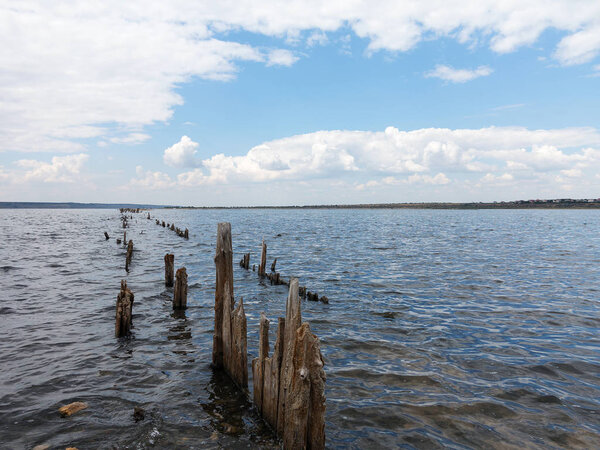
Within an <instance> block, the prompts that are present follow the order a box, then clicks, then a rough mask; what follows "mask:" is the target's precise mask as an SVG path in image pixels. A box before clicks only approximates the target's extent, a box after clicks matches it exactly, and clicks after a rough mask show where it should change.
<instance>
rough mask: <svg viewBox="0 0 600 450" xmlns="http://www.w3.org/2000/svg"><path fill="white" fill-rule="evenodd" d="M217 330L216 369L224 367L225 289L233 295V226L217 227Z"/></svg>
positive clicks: (215, 334)
mask: <svg viewBox="0 0 600 450" xmlns="http://www.w3.org/2000/svg"><path fill="white" fill-rule="evenodd" d="M215 265H216V285H215V328H214V334H213V358H212V363H213V366H214V367H215V368H218V369H220V368H222V367H223V303H224V297H225V287H226V286H227V288H228V292H229V295H233V294H232V293H233V250H232V246H231V224H230V223H228V222H223V223H219V225H218V226H217V249H216V253H215Z"/></svg>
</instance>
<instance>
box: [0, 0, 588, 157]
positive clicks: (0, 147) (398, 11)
mask: <svg viewBox="0 0 600 450" xmlns="http://www.w3.org/2000/svg"><path fill="white" fill-rule="evenodd" d="M598 17H600V2H598V1H594V0H555V1H552V2H548V1H545V0H530V1H528V2H521V3H518V2H511V1H497V0H481V1H478V2H472V1H466V0H465V1H458V0H456V1H440V0H429V1H422V0H419V1H417V0H408V1H406V2H403V3H402V4H401V5H399V4H398V2H396V1H393V0H389V1H385V0H382V1H378V2H371V1H366V0H362V1H361V0H358V1H354V2H351V3H347V2H339V3H334V4H331V3H328V2H321V1H316V0H293V1H291V2H278V1H275V0H265V1H263V2H261V3H260V4H258V5H257V4H256V2H252V1H249V0H242V1H236V2H228V1H224V2H209V1H198V2H185V1H176V2H161V1H150V2H148V1H141V0H132V1H129V2H127V3H126V4H123V2H117V1H115V0H107V1H104V2H85V1H79V2H78V1H75V2H72V3H71V4H69V7H64V5H63V4H62V3H57V2H45V1H41V0H38V1H35V0H32V1H29V2H11V3H6V4H5V5H3V6H0V21H1V23H2V24H3V26H1V27H0V42H2V44H3V45H2V46H0V79H1V80H2V82H1V83H0V98H2V108H0V151H7V150H11V151H54V152H80V151H82V149H83V148H84V147H83V145H82V144H81V142H80V141H79V140H80V139H86V138H90V137H101V136H107V135H108V136H110V135H112V134H114V133H112V130H110V128H111V126H112V125H110V124H117V125H118V126H123V125H125V126H127V127H130V128H137V129H139V128H140V127H143V126H145V125H148V124H151V123H154V122H157V121H166V120H168V119H170V118H171V117H172V114H173V109H174V107H176V106H177V105H180V104H182V103H183V99H182V97H181V96H180V95H179V94H178V93H177V92H176V88H177V86H179V85H181V84H182V83H185V82H187V81H189V80H191V79H192V78H193V77H200V78H204V79H209V80H229V79H232V78H233V77H235V76H236V74H237V72H238V64H239V63H241V62H251V61H253V62H260V63H264V64H267V65H284V66H285V65H291V64H293V63H294V62H295V61H296V60H297V58H298V56H297V55H295V54H293V53H291V52H290V51H289V50H286V49H284V48H267V49H265V48H257V47H254V46H252V45H248V44H247V43H243V42H237V41H236V40H235V37H236V33H230V32H232V31H233V32H236V31H247V32H251V33H255V34H260V35H264V36H269V37H272V38H274V39H280V42H281V45H276V46H275V47H283V46H285V45H286V43H287V42H288V41H293V40H294V39H300V38H301V37H303V36H304V37H306V43H307V45H313V44H314V43H317V42H324V40H325V38H324V37H323V36H326V34H327V33H329V32H336V31H337V32H346V31H347V32H348V33H353V34H354V35H356V36H358V37H360V38H364V39H366V40H367V41H368V52H375V51H389V52H396V51H407V50H410V49H412V48H414V47H415V46H416V45H417V44H419V42H421V41H423V40H425V39H428V40H431V39H436V38H450V39H456V40H457V41H458V42H460V43H461V44H465V45H473V44H476V43H479V44H481V43H483V45H489V47H490V48H491V49H492V50H493V51H496V52H501V53H505V52H510V51H514V50H516V49H518V48H519V47H521V46H523V45H531V44H533V43H534V42H535V41H536V40H537V39H538V38H539V36H540V35H541V34H542V33H543V32H544V31H545V30H548V29H552V30H557V32H559V33H561V34H562V39H561V41H560V43H559V44H558V46H557V47H556V49H554V57H555V58H556V59H557V60H558V61H559V62H560V63H562V64H566V65H570V64H578V63H583V62H586V61H590V60H592V59H593V58H595V57H596V55H597V54H598V51H599V49H600V31H599V30H600V21H599V20H598ZM74 36H76V37H77V38H76V39H74V38H73V37H74ZM335 45H340V46H342V50H344V51H347V50H346V49H344V48H343V43H342V42H340V41H336V43H335ZM453 70H454V69H453ZM461 70H465V69H461ZM478 71H479V72H478ZM484 72H485V69H481V70H480V69H475V74H476V75H477V74H479V75H480V76H482V75H483V74H484ZM446 76H447V77H449V79H450V80H451V81H453V80H464V79H465V77H466V78H468V77H471V76H472V74H471V72H470V71H466V72H465V73H460V74H458V75H456V74H454V75H453V74H452V72H450V74H449V75H446Z"/></svg>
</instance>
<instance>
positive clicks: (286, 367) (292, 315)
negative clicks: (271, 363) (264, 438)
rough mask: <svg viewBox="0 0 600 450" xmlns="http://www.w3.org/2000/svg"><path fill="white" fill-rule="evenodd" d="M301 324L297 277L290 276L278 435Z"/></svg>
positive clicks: (280, 383) (280, 377)
mask: <svg viewBox="0 0 600 450" xmlns="http://www.w3.org/2000/svg"><path fill="white" fill-rule="evenodd" d="M301 324H302V315H301V312H300V297H298V278H291V279H290V290H289V292H288V298H287V303H286V306H285V336H284V340H283V357H282V361H281V372H280V376H279V400H278V403H279V404H278V407H277V434H278V435H279V436H283V431H284V426H285V408H286V402H287V400H286V396H287V393H288V392H289V391H290V388H291V383H292V376H293V364H292V358H293V355H294V346H295V344H296V330H297V329H298V328H300V325H301Z"/></svg>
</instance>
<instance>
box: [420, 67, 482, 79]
mask: <svg viewBox="0 0 600 450" xmlns="http://www.w3.org/2000/svg"><path fill="white" fill-rule="evenodd" d="M492 72H493V71H492V69H491V68H489V67H488V66H479V67H477V68H476V69H473V70H471V69H455V68H453V67H450V66H445V65H441V64H438V65H437V66H435V69H433V70H430V71H429V72H426V73H425V77H427V78H439V79H441V80H444V81H450V82H452V83H465V82H467V81H471V80H474V79H475V78H479V77H486V76H488V75H490V74H491V73H492Z"/></svg>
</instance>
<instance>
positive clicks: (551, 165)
mask: <svg viewBox="0 0 600 450" xmlns="http://www.w3.org/2000/svg"><path fill="white" fill-rule="evenodd" d="M597 148H600V133H599V132H598V130H596V129H594V128H564V129H552V130H529V129H526V128H522V127H490V128H481V129H457V130H451V129H447V128H425V129H419V130H413V131H401V130H399V129H397V128H395V127H388V128H386V129H385V130H384V131H379V132H372V131H342V130H332V131H318V132H315V133H309V134H302V135H297V136H291V137H288V138H284V139H277V140H274V141H270V142H265V143H263V144H260V145H258V146H256V147H254V148H252V149H250V150H249V151H248V153H247V154H245V155H242V156H230V155H224V154H217V155H214V156H212V157H211V158H208V159H205V160H203V161H202V162H201V163H200V164H199V166H198V167H196V168H195V169H194V170H191V171H187V172H183V173H180V174H179V175H178V177H177V182H178V184H179V185H182V186H186V187H192V186H200V185H210V184H216V183H221V184H227V183H229V184H238V183H247V182H254V183H260V182H268V181H276V180H310V179H313V180H314V179H317V178H324V179H334V180H336V179H340V178H344V177H350V178H352V179H360V178H365V177H370V178H372V177H374V176H379V177H381V179H379V180H377V179H372V180H371V181H366V182H361V183H360V184H359V185H358V186H359V187H358V188H359V189H364V188H366V187H373V186H379V185H392V184H402V183H407V184H417V183H420V184H429V185H444V184H448V183H450V181H451V177H449V176H448V175H447V174H450V173H452V174H459V175H460V176H461V177H463V178H464V176H465V175H466V174H469V173H482V174H486V173H489V175H490V176H489V177H487V178H485V177H486V176H487V175H484V176H483V178H484V179H483V180H482V181H510V180H512V179H509V176H511V177H512V176H513V175H512V173H516V172H521V173H524V172H528V173H530V174H540V173H545V172H553V171H554V172H557V171H561V170H562V171H569V172H567V173H569V174H572V173H575V172H572V171H573V170H585V169H587V168H591V167H595V166H596V165H597V164H599V163H600V150H598V149H597ZM567 173H565V175H566V174H567ZM492 177H493V178H492ZM452 178H454V177H452ZM367 179H368V178H367ZM369 183H371V184H369Z"/></svg>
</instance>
